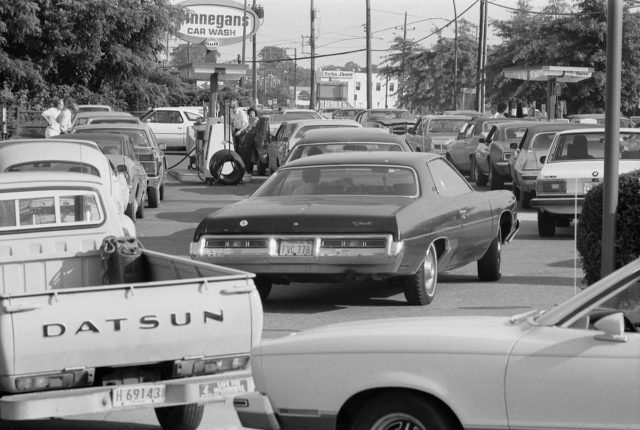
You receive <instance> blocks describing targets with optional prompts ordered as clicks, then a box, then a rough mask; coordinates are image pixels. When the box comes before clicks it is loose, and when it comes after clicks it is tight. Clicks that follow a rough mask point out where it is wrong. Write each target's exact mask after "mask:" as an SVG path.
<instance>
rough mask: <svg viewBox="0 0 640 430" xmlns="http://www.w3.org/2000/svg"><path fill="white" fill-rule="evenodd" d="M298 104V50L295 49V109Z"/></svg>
mask: <svg viewBox="0 0 640 430" xmlns="http://www.w3.org/2000/svg"><path fill="white" fill-rule="evenodd" d="M297 102H298V48H293V107H294V108H295V107H297V104H298V103H297Z"/></svg>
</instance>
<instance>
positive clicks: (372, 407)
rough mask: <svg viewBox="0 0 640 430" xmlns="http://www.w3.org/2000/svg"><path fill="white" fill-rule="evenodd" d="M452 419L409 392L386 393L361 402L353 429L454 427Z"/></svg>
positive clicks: (445, 429) (439, 429)
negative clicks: (362, 403) (363, 402)
mask: <svg viewBox="0 0 640 430" xmlns="http://www.w3.org/2000/svg"><path fill="white" fill-rule="evenodd" d="M452 421H453V419H452V418H450V417H449V416H448V415H447V414H445V413H444V412H443V411H442V410H440V409H439V408H438V407H437V406H435V405H434V404H433V403H431V402H429V401H427V400H426V399H424V398H422V397H420V396H418V395H416V394H412V393H402V392H401V393H398V392H389V393H385V394H381V395H378V396H376V397H374V398H373V399H371V400H370V401H369V402H367V403H365V404H364V405H363V406H362V407H361V408H360V410H359V411H357V413H356V415H355V419H354V422H353V427H352V428H353V429H354V430H389V429H428V430H449V429H452V428H456V425H455V423H454V422H452Z"/></svg>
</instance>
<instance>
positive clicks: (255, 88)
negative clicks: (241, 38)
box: [251, 0, 258, 104]
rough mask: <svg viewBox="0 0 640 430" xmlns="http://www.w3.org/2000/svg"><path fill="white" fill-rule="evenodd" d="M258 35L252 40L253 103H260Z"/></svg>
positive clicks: (254, 7)
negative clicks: (257, 68)
mask: <svg viewBox="0 0 640 430" xmlns="http://www.w3.org/2000/svg"><path fill="white" fill-rule="evenodd" d="M256 6H257V5H256V0H253V10H256ZM256 35H257V34H254V35H253V38H252V41H253V64H252V70H251V80H252V82H253V87H252V89H251V90H252V91H251V98H253V103H255V104H258V71H257V70H256V67H257V65H258V62H257V52H258V51H257V49H258V48H257V41H256Z"/></svg>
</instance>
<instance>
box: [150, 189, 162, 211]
mask: <svg viewBox="0 0 640 430" xmlns="http://www.w3.org/2000/svg"><path fill="white" fill-rule="evenodd" d="M147 200H148V202H149V207H150V208H157V207H158V202H159V201H160V191H159V190H158V188H155V187H149V188H147Z"/></svg>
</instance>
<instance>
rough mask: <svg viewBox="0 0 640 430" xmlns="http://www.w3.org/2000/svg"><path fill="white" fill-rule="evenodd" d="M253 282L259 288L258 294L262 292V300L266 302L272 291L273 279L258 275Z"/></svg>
mask: <svg viewBox="0 0 640 430" xmlns="http://www.w3.org/2000/svg"><path fill="white" fill-rule="evenodd" d="M253 283H254V284H256V289H257V290H258V294H260V300H262V301H263V302H266V301H267V299H268V298H269V294H270V293H271V287H272V286H273V282H272V281H271V279H269V278H266V277H264V276H261V275H258V276H256V277H255V279H254V280H253Z"/></svg>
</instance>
